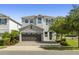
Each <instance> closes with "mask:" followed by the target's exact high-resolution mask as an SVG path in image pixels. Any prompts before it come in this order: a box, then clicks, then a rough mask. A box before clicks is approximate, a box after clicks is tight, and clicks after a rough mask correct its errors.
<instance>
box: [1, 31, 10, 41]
mask: <svg viewBox="0 0 79 59" xmlns="http://www.w3.org/2000/svg"><path fill="white" fill-rule="evenodd" d="M5 38H10V34H9V33H8V32H5V33H3V34H2V39H5Z"/></svg>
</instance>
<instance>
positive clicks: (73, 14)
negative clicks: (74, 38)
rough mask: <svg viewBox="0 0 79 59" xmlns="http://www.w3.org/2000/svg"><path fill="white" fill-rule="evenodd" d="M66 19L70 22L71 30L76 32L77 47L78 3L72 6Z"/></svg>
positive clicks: (78, 29)
mask: <svg viewBox="0 0 79 59" xmlns="http://www.w3.org/2000/svg"><path fill="white" fill-rule="evenodd" d="M67 20H69V22H71V23H70V26H71V30H74V31H76V32H77V35H78V47H79V6H78V5H77V6H76V5H75V6H73V9H71V10H70V12H69V15H68V17H67Z"/></svg>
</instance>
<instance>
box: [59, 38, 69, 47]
mask: <svg viewBox="0 0 79 59" xmlns="http://www.w3.org/2000/svg"><path fill="white" fill-rule="evenodd" d="M60 44H61V45H62V46H68V43H67V42H66V39H65V38H63V39H62V40H61V41H60Z"/></svg>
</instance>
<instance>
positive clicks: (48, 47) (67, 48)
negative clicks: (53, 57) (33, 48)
mask: <svg viewBox="0 0 79 59" xmlns="http://www.w3.org/2000/svg"><path fill="white" fill-rule="evenodd" d="M41 48H43V49H45V50H79V48H77V47H69V46H52V45H43V46H41Z"/></svg>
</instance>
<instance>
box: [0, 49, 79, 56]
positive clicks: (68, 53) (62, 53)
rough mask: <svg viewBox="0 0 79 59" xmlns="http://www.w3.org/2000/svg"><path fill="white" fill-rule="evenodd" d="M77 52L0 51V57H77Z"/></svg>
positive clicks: (78, 52)
mask: <svg viewBox="0 0 79 59" xmlns="http://www.w3.org/2000/svg"><path fill="white" fill-rule="evenodd" d="M78 54H79V51H55V50H52V51H0V55H78Z"/></svg>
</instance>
